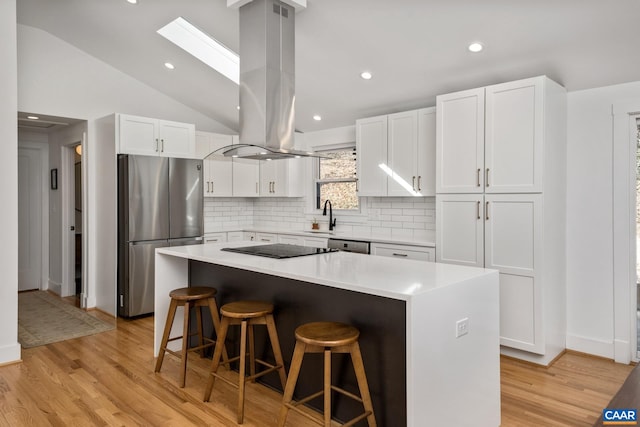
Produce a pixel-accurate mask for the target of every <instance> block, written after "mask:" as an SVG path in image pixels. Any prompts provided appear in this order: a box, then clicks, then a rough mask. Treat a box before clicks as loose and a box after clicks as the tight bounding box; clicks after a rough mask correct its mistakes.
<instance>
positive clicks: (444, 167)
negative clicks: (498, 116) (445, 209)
mask: <svg viewBox="0 0 640 427" xmlns="http://www.w3.org/2000/svg"><path fill="white" fill-rule="evenodd" d="M436 108H437V110H438V119H437V120H438V124H437V126H436V155H437V159H438V161H437V165H436V190H437V192H438V193H483V192H484V188H483V187H484V174H483V169H484V88H480V89H472V90H465V91H462V92H456V93H450V94H447V95H441V96H438V97H437V98H436Z"/></svg>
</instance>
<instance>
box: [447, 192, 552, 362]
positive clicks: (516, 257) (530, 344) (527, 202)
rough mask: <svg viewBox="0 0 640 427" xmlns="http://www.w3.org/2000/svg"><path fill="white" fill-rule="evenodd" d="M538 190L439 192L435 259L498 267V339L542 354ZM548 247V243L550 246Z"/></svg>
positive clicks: (540, 207) (541, 230) (541, 268)
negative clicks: (527, 191)
mask: <svg viewBox="0 0 640 427" xmlns="http://www.w3.org/2000/svg"><path fill="white" fill-rule="evenodd" d="M542 202H543V200H542V195H541V194H484V195H483V194H439V195H437V196H436V222H437V224H436V247H437V248H438V251H437V257H436V259H437V261H438V262H444V263H450V264H460V265H467V266H475V267H485V268H492V269H496V270H499V271H500V326H501V327H500V344H501V345H505V346H509V347H511V348H516V349H519V350H525V351H529V352H533V353H538V354H544V350H545V345H544V344H545V343H544V335H543V328H542V319H543V316H544V313H543V311H542V305H543V304H542V286H541V285H540V280H539V276H541V275H542V273H543V267H544V266H543V265H542V259H543V258H542V243H543V242H542V236H543V229H542V227H543V216H542ZM551 250H552V248H550V251H551Z"/></svg>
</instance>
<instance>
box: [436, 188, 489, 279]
mask: <svg viewBox="0 0 640 427" xmlns="http://www.w3.org/2000/svg"><path fill="white" fill-rule="evenodd" d="M483 201H484V197H483V195H482V194H438V195H436V222H437V224H436V248H437V250H436V259H437V262H444V263H448V264H460V265H467V266H470V267H483V266H484V222H485V220H484V203H483Z"/></svg>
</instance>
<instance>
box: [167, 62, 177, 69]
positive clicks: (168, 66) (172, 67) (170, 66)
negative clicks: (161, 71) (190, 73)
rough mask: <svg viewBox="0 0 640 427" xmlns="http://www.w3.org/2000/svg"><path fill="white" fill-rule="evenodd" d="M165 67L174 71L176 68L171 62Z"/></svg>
mask: <svg viewBox="0 0 640 427" xmlns="http://www.w3.org/2000/svg"><path fill="white" fill-rule="evenodd" d="M164 66H165V67H167V68H168V69H170V70H173V69H175V68H176V67H175V66H174V65H173V64H172V63H171V62H165V63H164Z"/></svg>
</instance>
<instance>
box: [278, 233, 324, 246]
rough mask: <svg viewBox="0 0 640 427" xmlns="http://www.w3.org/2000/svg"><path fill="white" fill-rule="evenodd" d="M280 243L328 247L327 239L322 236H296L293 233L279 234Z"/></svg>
mask: <svg viewBox="0 0 640 427" xmlns="http://www.w3.org/2000/svg"><path fill="white" fill-rule="evenodd" d="M278 243H285V244H288V245H299V246H308V247H312V248H326V247H327V239H325V238H322V237H307V236H296V235H292V234H278Z"/></svg>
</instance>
